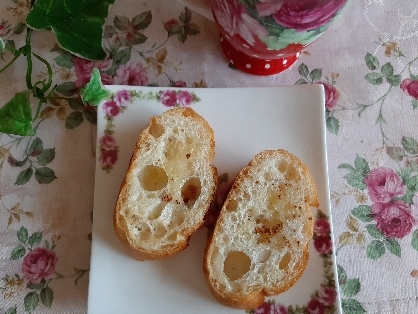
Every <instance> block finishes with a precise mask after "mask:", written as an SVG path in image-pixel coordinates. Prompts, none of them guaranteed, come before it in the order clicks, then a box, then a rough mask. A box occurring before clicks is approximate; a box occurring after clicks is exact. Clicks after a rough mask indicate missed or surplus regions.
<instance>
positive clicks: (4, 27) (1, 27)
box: [0, 20, 10, 37]
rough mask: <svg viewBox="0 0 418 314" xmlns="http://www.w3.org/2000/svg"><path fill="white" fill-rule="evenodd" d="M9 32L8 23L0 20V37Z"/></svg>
mask: <svg viewBox="0 0 418 314" xmlns="http://www.w3.org/2000/svg"><path fill="white" fill-rule="evenodd" d="M9 32H10V24H7V21H5V20H1V23H0V37H1V36H6V35H7V34H8V33H9Z"/></svg>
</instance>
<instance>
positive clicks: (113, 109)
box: [102, 100, 121, 118]
mask: <svg viewBox="0 0 418 314" xmlns="http://www.w3.org/2000/svg"><path fill="white" fill-rule="evenodd" d="M102 108H103V111H104V113H105V115H106V116H108V117H112V118H113V117H116V116H117V115H118V114H119V113H120V111H121V107H120V106H119V105H118V104H117V103H116V101H114V100H108V101H106V102H105V103H104V104H103V107H102Z"/></svg>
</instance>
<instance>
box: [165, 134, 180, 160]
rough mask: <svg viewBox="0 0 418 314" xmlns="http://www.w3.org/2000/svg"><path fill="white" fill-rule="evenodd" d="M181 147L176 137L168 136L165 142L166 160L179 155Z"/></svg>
mask: <svg viewBox="0 0 418 314" xmlns="http://www.w3.org/2000/svg"><path fill="white" fill-rule="evenodd" d="M182 148H183V145H182V144H181V143H180V142H179V140H177V139H176V138H173V137H170V138H169V139H168V142H167V144H166V148H165V152H164V156H165V158H167V159H168V160H173V159H175V158H177V157H178V156H179V155H180V150H181V149H182Z"/></svg>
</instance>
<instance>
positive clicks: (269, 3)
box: [255, 0, 284, 16]
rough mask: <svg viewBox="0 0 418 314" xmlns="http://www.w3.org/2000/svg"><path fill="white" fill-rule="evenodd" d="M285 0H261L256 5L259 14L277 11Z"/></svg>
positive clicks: (264, 14) (269, 13)
mask: <svg viewBox="0 0 418 314" xmlns="http://www.w3.org/2000/svg"><path fill="white" fill-rule="evenodd" d="M283 2H284V0H260V2H257V4H256V5H255V6H256V7H257V12H258V16H268V15H271V14H273V13H276V12H277V11H278V10H279V9H280V8H281V7H282V5H283Z"/></svg>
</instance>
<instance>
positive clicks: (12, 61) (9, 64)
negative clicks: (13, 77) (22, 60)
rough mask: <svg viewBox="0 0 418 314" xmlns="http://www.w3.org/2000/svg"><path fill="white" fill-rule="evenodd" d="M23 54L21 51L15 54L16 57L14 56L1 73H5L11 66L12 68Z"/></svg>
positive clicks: (0, 70)
mask: <svg viewBox="0 0 418 314" xmlns="http://www.w3.org/2000/svg"><path fill="white" fill-rule="evenodd" d="M21 54H22V52H21V51H19V50H18V52H17V53H15V55H14V57H13V59H12V60H11V61H10V62H9V63H8V64H6V65H5V66H4V67H3V68H2V69H0V73H2V72H3V71H5V70H6V69H7V68H8V67H9V66H11V65H12V64H13V63H14V62H15V61H16V59H17V58H19V57H20V55H21Z"/></svg>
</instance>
